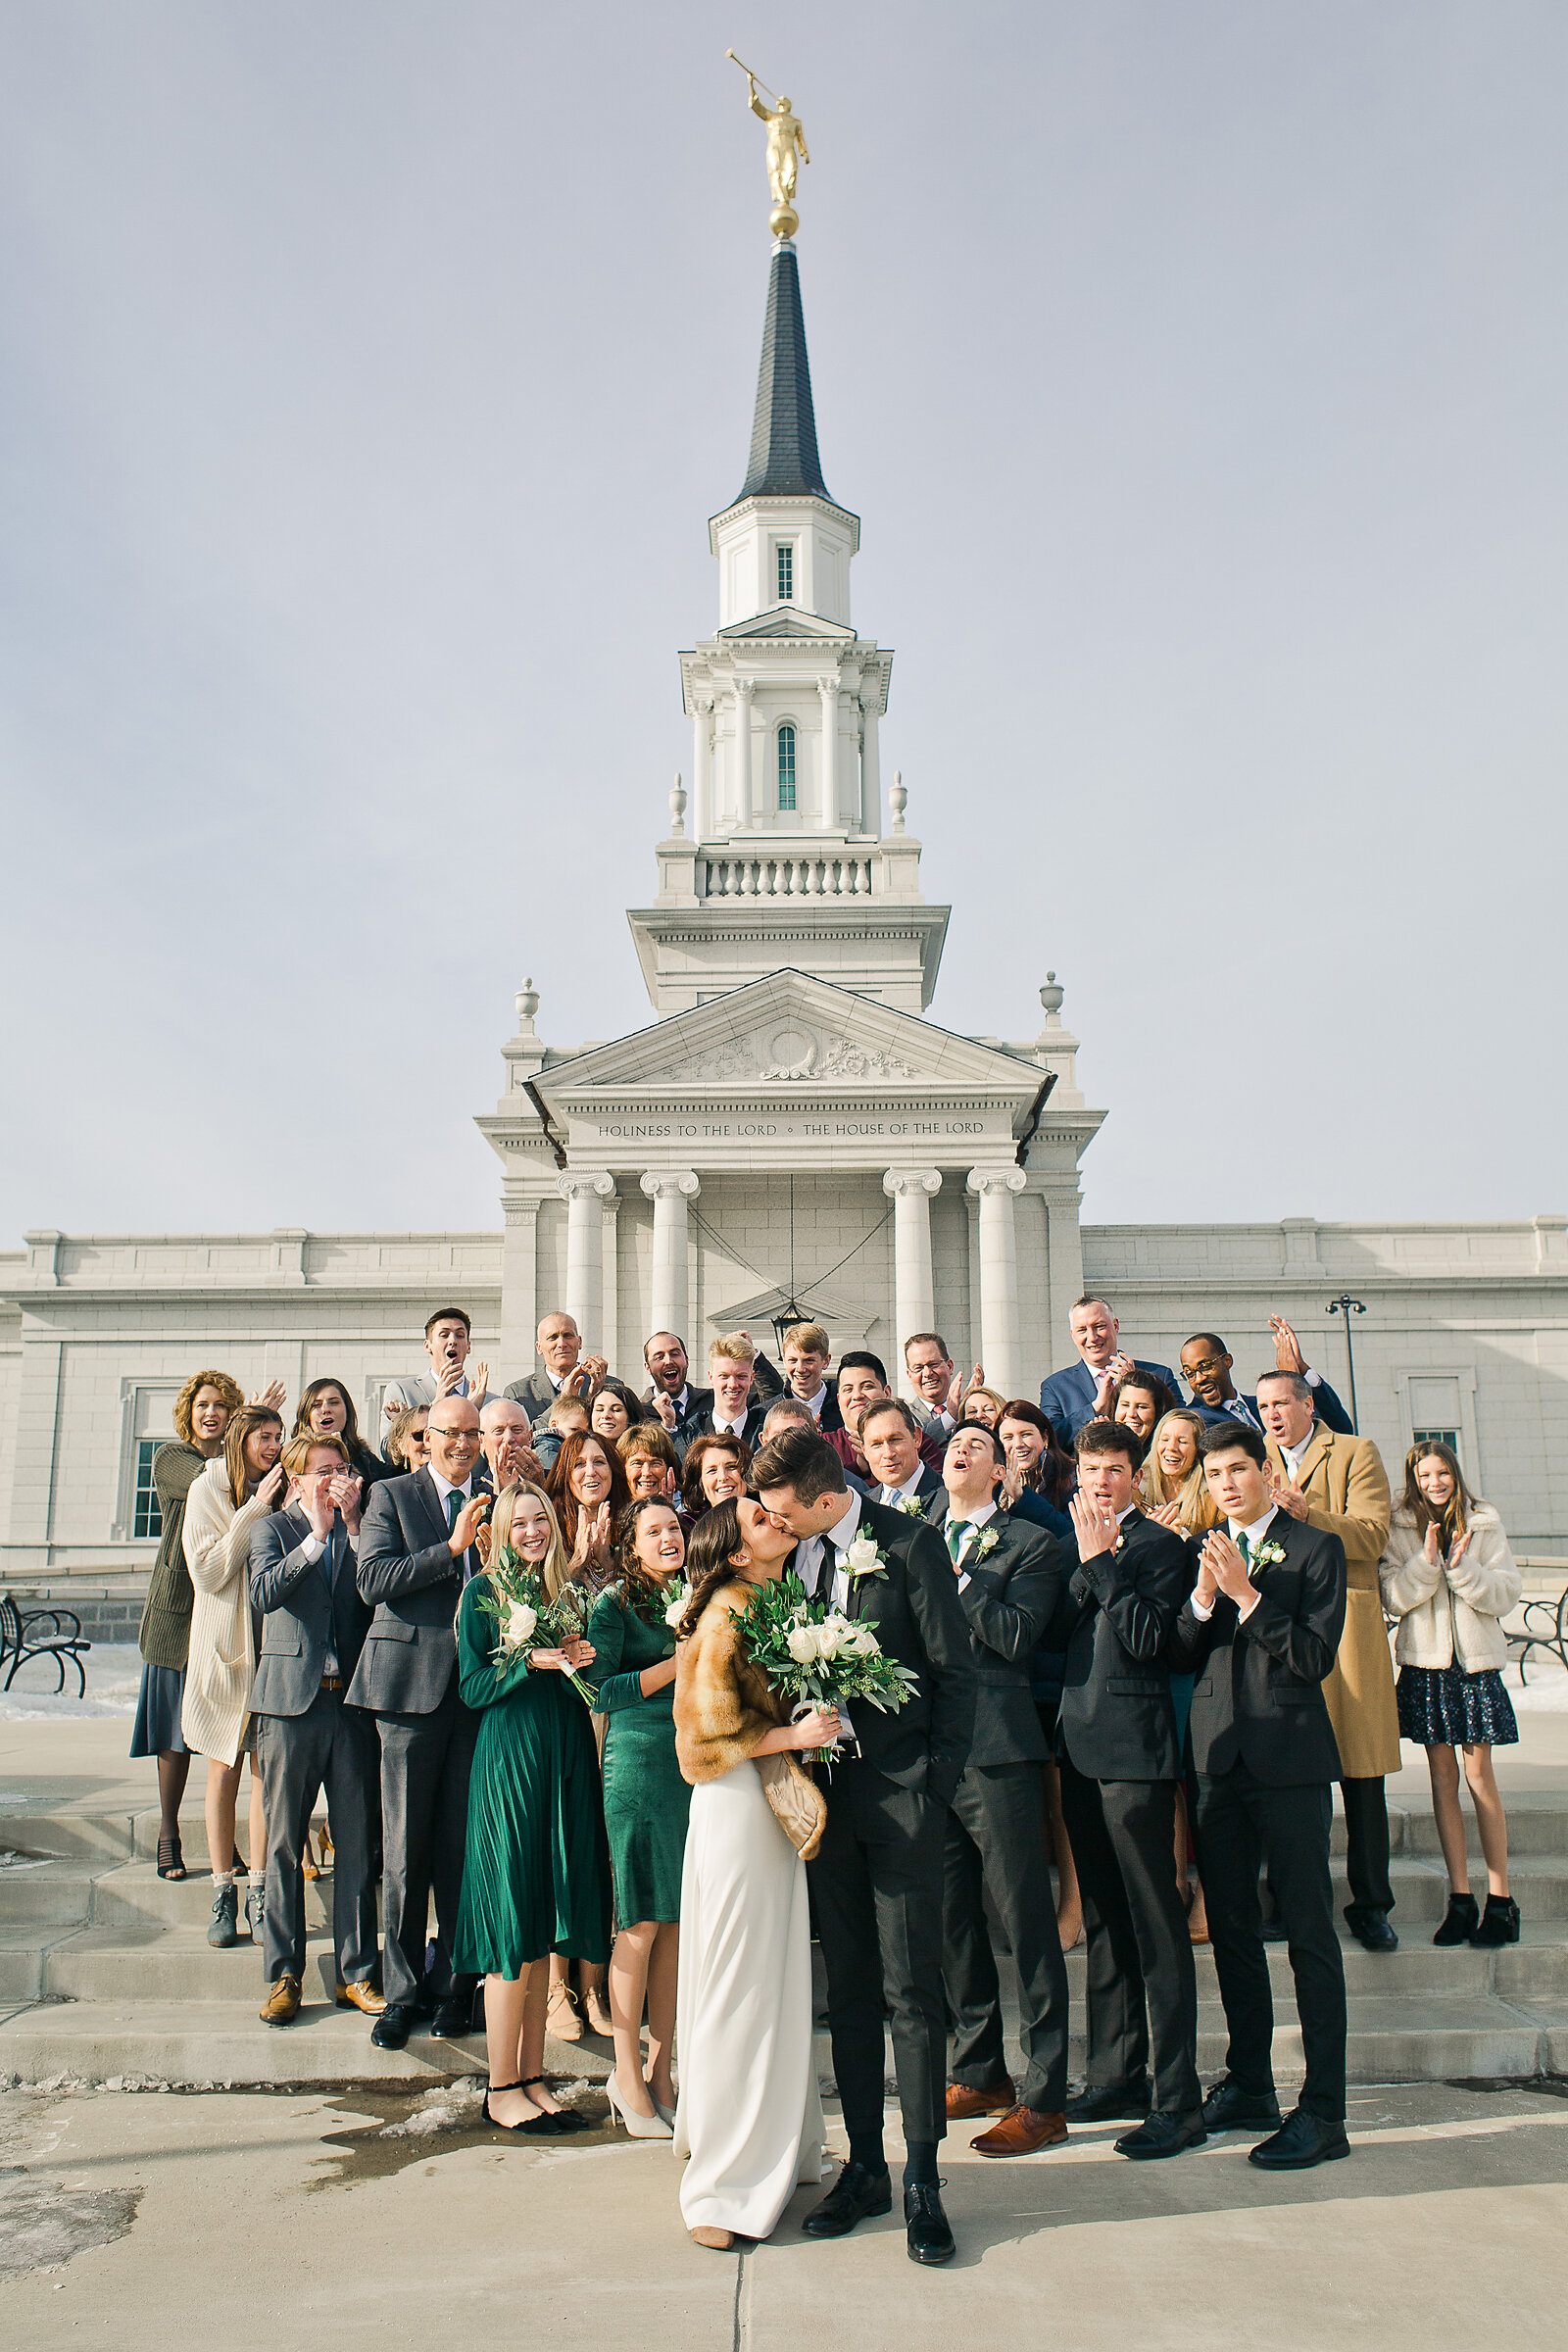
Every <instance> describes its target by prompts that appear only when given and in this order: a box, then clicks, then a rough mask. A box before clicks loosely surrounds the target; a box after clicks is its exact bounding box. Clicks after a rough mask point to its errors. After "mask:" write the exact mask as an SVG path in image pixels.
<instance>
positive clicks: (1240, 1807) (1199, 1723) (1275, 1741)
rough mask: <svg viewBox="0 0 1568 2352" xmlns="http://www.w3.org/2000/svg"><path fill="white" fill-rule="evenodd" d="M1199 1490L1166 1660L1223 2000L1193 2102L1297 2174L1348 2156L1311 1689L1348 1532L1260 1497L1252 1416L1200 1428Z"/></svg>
mask: <svg viewBox="0 0 1568 2352" xmlns="http://www.w3.org/2000/svg"><path fill="white" fill-rule="evenodd" d="M1201 1453H1202V1461H1203V1473H1204V1476H1205V1477H1206V1479H1207V1481H1208V1491H1209V1493H1210V1495H1212V1496H1213V1498H1214V1500H1215V1502H1216V1503H1217V1504H1218V1506H1219V1508H1220V1510H1221V1511H1223V1513H1224V1514H1225V1523H1224V1526H1223V1527H1222V1528H1215V1529H1214V1530H1213V1532H1212V1533H1211V1534H1210V1535H1208V1536H1206V1537H1204V1538H1203V1539H1202V1542H1201V1544H1198V1543H1197V1542H1196V1540H1195V1544H1194V1546H1193V1549H1194V1551H1195V1552H1196V1554H1197V1565H1198V1581H1197V1584H1196V1585H1195V1587H1194V1589H1193V1592H1192V1593H1191V1595H1190V1597H1189V1598H1188V1600H1187V1602H1186V1605H1185V1606H1184V1607H1183V1609H1182V1612H1181V1615H1180V1617H1179V1618H1178V1619H1177V1623H1176V1630H1175V1633H1174V1635H1173V1636H1172V1639H1171V1643H1170V1653H1169V1654H1170V1661H1171V1664H1172V1666H1173V1668H1174V1669H1175V1671H1176V1672H1177V1673H1196V1674H1197V1676H1198V1681H1197V1684H1196V1686H1195V1688H1194V1691H1193V1714H1192V1739H1193V1761H1194V1763H1195V1765H1196V1766H1197V1770H1198V1808H1197V1812H1196V1815H1195V1818H1194V1828H1195V1830H1196V1832H1197V1837H1198V1866H1199V1869H1200V1870H1201V1873H1202V1878H1203V1893H1204V1896H1205V1898H1206V1900H1207V1904H1208V1928H1209V1934H1210V1936H1212V1937H1213V1942H1214V1965H1215V1968H1216V1969H1217V1971H1218V1974H1219V1989H1220V1998H1221V2000H1222V2001H1223V2002H1224V2004H1225V2022H1226V2024H1227V2025H1228V2026H1229V2028H1230V2047H1229V2049H1228V2050H1227V2052H1226V2057H1225V2075H1224V2078H1223V2080H1222V2081H1221V2082H1217V2083H1216V2084H1215V2086H1214V2088H1213V2089H1212V2090H1211V2091H1210V2092H1209V2094H1208V2097H1207V2098H1206V2099H1205V2101H1204V2102H1203V2120H1204V2123H1205V2125H1206V2126H1207V2128H1208V2130H1209V2131H1229V2130H1230V2129H1231V2128H1232V2127H1236V2128H1240V2129H1247V2128H1250V2129H1251V2130H1252V2131H1267V2132H1268V2133H1269V2134H1270V2135H1269V2137H1267V2138H1266V2139H1263V2140H1262V2141H1261V2142H1260V2144H1259V2145H1258V2146H1257V2147H1255V2148H1253V2150H1252V2151H1251V2161H1252V2162H1253V2163H1254V2164H1257V2165H1262V2166H1263V2167H1264V2168H1265V2169H1267V2170H1270V2171H1299V2170H1301V2169H1302V2168H1304V2167H1305V2166H1308V2165H1315V2164H1323V2163H1325V2162H1327V2161H1329V2160H1331V2159H1333V2158H1335V2157H1338V2156H1347V2155H1348V2154H1349V2143H1348V2140H1347V2138H1346V2136H1345V2044H1346V2011H1345V1962H1344V1959H1343V1956H1342V1954H1341V1951H1340V1939H1339V1936H1337V1935H1336V1933H1335V1928H1334V1885H1333V1880H1332V1877H1331V1875H1330V1869H1329V1828H1330V1823H1331V1821H1332V1819H1333V1797H1332V1787H1331V1784H1332V1783H1333V1782H1334V1781H1335V1780H1336V1779H1338V1777H1339V1772H1340V1751H1339V1748H1338V1745H1337V1744H1336V1741H1335V1738H1334V1726H1333V1724H1332V1723H1331V1722H1330V1720H1329V1711H1328V1706H1327V1702H1326V1700H1325V1698H1324V1694H1323V1682H1324V1677H1325V1676H1326V1675H1328V1674H1329V1673H1330V1672H1331V1671H1332V1669H1333V1666H1334V1661H1335V1657H1336V1655H1337V1653H1338V1651H1339V1647H1340V1638H1341V1635H1342V1634H1343V1632H1344V1630H1345V1599H1346V1569H1345V1546H1344V1545H1343V1544H1342V1543H1341V1542H1340V1539H1339V1537H1338V1536H1337V1535H1335V1534H1333V1533H1332V1531H1330V1530H1328V1529H1326V1528H1317V1527H1312V1526H1310V1525H1308V1524H1307V1523H1306V1522H1305V1521H1303V1520H1299V1519H1294V1518H1292V1516H1291V1515H1290V1513H1289V1512H1288V1511H1285V1510H1283V1509H1281V1508H1280V1506H1279V1504H1278V1503H1277V1502H1276V1501H1275V1500H1274V1498H1273V1494H1272V1491H1271V1487H1270V1481H1269V1460H1268V1452H1267V1448H1266V1447H1265V1445H1264V1442H1263V1439H1262V1438H1261V1437H1260V1436H1259V1434H1258V1432H1257V1431H1256V1430H1254V1429H1248V1428H1246V1427H1243V1426H1241V1425H1237V1426H1236V1427H1234V1428H1228V1429H1227V1428H1215V1429H1209V1430H1206V1431H1205V1432H1204V1434H1203V1438H1202V1443H1201ZM1265 1852H1266V1853H1267V1855H1268V1857H1269V1865H1270V1872H1271V1875H1272V1878H1273V1884H1274V1900H1275V1903H1276V1905H1277V1906H1278V1909H1279V1912H1280V1916H1281V1917H1282V1919H1283V1920H1284V1922H1285V1931H1286V1936H1287V1938H1288V1941H1289V1945H1290V1955H1291V1971H1292V1974H1293V1976H1294V1977H1295V1980H1296V2006H1297V2010H1298V2013H1299V2017H1300V2023H1301V2044H1302V2048H1303V2050H1304V2053H1305V2057H1306V2080H1305V2081H1304V2082H1303V2083H1302V2085H1301V2094H1300V2097H1299V2101H1298V2103H1297V2106H1296V2109H1295V2111H1294V2113H1293V2114H1292V2115H1290V2116H1289V2117H1288V2118H1287V2120H1286V2121H1285V2123H1284V2124H1283V2125H1281V2124H1280V2111H1279V2104H1278V2101H1277V2100H1276V2098H1275V2095H1274V2072H1273V2064H1272V2058H1271V2048H1272V2043H1273V2038H1274V2002H1273V1995H1272V1992H1271V1990H1270V1986H1269V1973H1268V1954H1267V1951H1266V1950H1265V1948H1264V1944H1263V1937H1262V1932H1261V1931H1262V1912H1261V1906H1260V1905H1259V1902H1258V1896H1257V1874H1258V1868H1259V1865H1260V1863H1261V1861H1262V1858H1263V1855H1264V1854H1265Z"/></svg>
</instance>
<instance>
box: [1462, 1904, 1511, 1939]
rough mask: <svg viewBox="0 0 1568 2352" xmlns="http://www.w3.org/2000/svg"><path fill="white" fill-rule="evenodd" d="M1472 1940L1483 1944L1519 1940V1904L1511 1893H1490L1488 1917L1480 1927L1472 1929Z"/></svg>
mask: <svg viewBox="0 0 1568 2352" xmlns="http://www.w3.org/2000/svg"><path fill="white" fill-rule="evenodd" d="M1473 1907H1474V1906H1472V1908H1473ZM1470 1940H1471V1942H1472V1943H1483V1944H1484V1943H1517V1942H1518V1940H1519V1906H1518V1904H1517V1903H1516V1902H1515V1901H1514V1899H1513V1896H1512V1895H1511V1894H1489V1895H1488V1897H1487V1914H1486V1917H1485V1918H1484V1919H1483V1921H1482V1922H1481V1925H1480V1927H1479V1928H1475V1929H1472V1931H1471V1935H1470Z"/></svg>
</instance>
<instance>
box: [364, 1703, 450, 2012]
mask: <svg viewBox="0 0 1568 2352" xmlns="http://www.w3.org/2000/svg"><path fill="white" fill-rule="evenodd" d="M375 1723H376V1728H377V1729H378V1731H379V1732H380V1735H381V1841H382V1852H383V1857H384V1859H383V1864H382V1880H381V1928H382V1955H381V1986H382V1990H383V1991H384V1992H385V1994H386V1997H387V2000H388V2002H389V2003H390V2002H393V2001H413V2000H414V1999H415V1998H416V1997H417V1993H418V1989H419V1983H420V1979H421V1978H422V1977H423V1974H424V1944H425V1935H426V1931H427V1929H428V1926H429V1918H430V1897H431V1894H432V1893H433V1894H434V1896H435V1919H436V1944H435V1970H434V1974H433V1976H432V1979H431V1990H432V1991H433V1992H434V1993H435V1995H436V1997H437V1999H440V1998H442V1997H444V1996H445V1995H446V1994H448V1993H450V1992H452V1991H453V1990H454V1989H455V1988H456V1987H457V1980H456V1979H455V1978H454V1976H453V1973H452V1937H453V1935H454V1933H455V1931H456V1928H457V1924H458V1897H459V1895H460V1894H461V1893H462V1891H463V1849H464V1845H465V1843H466V1838H467V1832H468V1773H469V1770H470V1768H471V1766H472V1763H473V1745H474V1741H475V1740H476V1739H477V1738H478V1733H479V1718H478V1717H477V1715H476V1714H475V1713H474V1711H473V1709H472V1708H471V1707H466V1706H465V1705H464V1703H463V1701H462V1699H461V1698H460V1697H459V1696H458V1680H457V1676H456V1675H454V1676H453V1678H452V1681H451V1683H450V1685H449V1686H448V1689H447V1693H446V1696H445V1697H444V1698H443V1699H442V1701H441V1704H440V1705H439V1706H438V1707H436V1708H434V1709H432V1711H431V1712H430V1713H429V1714H428V1715H377V1716H376V1718H375ZM333 1827H334V1830H335V1828H336V1824H335V1823H334V1825H333Z"/></svg>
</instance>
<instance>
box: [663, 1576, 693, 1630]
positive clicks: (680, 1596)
mask: <svg viewBox="0 0 1568 2352" xmlns="http://www.w3.org/2000/svg"><path fill="white" fill-rule="evenodd" d="M690 1598H691V1594H690V1593H689V1592H688V1591H687V1590H686V1588H685V1587H684V1586H682V1588H681V1590H680V1591H679V1592H678V1593H676V1595H675V1597H674V1599H673V1600H672V1601H671V1602H670V1604H669V1606H668V1608H667V1609H666V1610H665V1611H664V1623H665V1624H666V1625H667V1626H670V1627H671V1628H673V1627H675V1626H677V1625H679V1623H680V1621H681V1619H682V1618H683V1617H684V1616H685V1614H686V1603H687V1601H688V1600H689V1599H690Z"/></svg>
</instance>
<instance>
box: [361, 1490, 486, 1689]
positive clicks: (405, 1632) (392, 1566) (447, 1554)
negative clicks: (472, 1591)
mask: <svg viewBox="0 0 1568 2352" xmlns="http://www.w3.org/2000/svg"><path fill="white" fill-rule="evenodd" d="M477 1487H478V1480H477V1478H476V1479H475V1481H474V1489H475V1491H477ZM466 1556H467V1558H468V1559H469V1560H470V1561H471V1562H472V1563H473V1564H474V1565H477V1561H476V1560H474V1555H473V1554H472V1553H469V1554H467V1555H466ZM463 1584H464V1564H463V1562H462V1561H459V1560H455V1559H454V1558H453V1556H452V1553H451V1551H450V1550H449V1549H448V1547H447V1515H446V1512H445V1511H444V1510H443V1508H442V1506H441V1498H440V1494H439V1492H438V1490H437V1487H436V1483H435V1480H434V1479H433V1478H432V1477H431V1475H430V1473H429V1471H428V1470H416V1471H414V1472H412V1473H411V1474H410V1476H408V1477H407V1478H389V1479H387V1480H386V1481H385V1483H384V1484H383V1485H381V1486H378V1487H377V1488H376V1489H375V1491H374V1493H373V1494H372V1495H371V1496H370V1498H369V1500H368V1503H367V1504H366V1506H365V1517H364V1519H363V1521H362V1523H361V1526H360V1561H359V1587H360V1593H361V1597H362V1598H363V1599H365V1600H366V1601H368V1603H369V1604H370V1606H371V1607H372V1608H373V1609H374V1611H375V1614H374V1616H373V1617H372V1618H371V1620H370V1626H369V1631H368V1634H367V1635H366V1639H365V1648H364V1650H363V1651H362V1652H361V1655H360V1665H359V1672H358V1673H357V1674H356V1675H355V1677H354V1680H353V1682H352V1683H351V1684H350V1686H349V1690H348V1694H347V1695H348V1702H349V1704H350V1705H351V1706H356V1707H370V1708H374V1709H375V1710H377V1711H378V1712H380V1713H382V1714H398V1715H430V1714H433V1713H434V1712H435V1710H436V1708H437V1707H438V1706H439V1705H440V1704H441V1701H442V1699H443V1698H444V1697H445V1696H446V1693H447V1687H448V1685H449V1684H450V1683H451V1681H452V1678H453V1676H454V1675H455V1674H456V1672H457V1665H458V1645H457V1637H456V1634H455V1632H454V1626H455V1623H456V1620H457V1614H458V1602H459V1600H460V1599H461V1598H462V1596H463Z"/></svg>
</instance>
